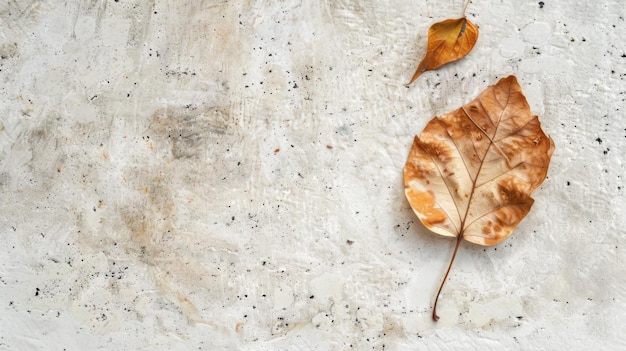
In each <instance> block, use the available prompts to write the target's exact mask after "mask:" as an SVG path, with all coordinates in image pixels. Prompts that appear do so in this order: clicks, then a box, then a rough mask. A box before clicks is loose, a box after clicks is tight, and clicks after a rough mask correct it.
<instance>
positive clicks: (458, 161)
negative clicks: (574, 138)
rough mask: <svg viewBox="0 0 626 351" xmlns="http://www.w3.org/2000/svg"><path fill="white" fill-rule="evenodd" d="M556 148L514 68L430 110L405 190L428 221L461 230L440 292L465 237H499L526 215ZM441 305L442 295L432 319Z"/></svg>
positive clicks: (490, 241) (486, 241) (439, 228)
mask: <svg viewBox="0 0 626 351" xmlns="http://www.w3.org/2000/svg"><path fill="white" fill-rule="evenodd" d="M553 151H554V143H553V142H552V139H551V138H550V137H548V136H546V134H544V132H543V131H542V130H541V125H540V123H539V119H538V117H537V116H534V115H532V114H531V112H530V108H529V106H528V103H527V102H526V98H525V97H524V95H523V94H522V90H521V87H520V86H519V84H518V83H517V79H516V78H515V76H509V77H507V78H503V79H501V80H500V81H499V82H498V83H497V84H496V85H494V86H490V87H488V88H487V89H486V90H485V91H483V92H482V93H481V94H480V95H479V96H478V97H477V98H476V99H474V100H473V101H472V102H470V103H469V104H467V105H465V106H463V107H461V108H459V109H457V110H455V111H452V112H450V113H448V114H445V115H443V116H441V117H435V118H433V119H432V120H431V121H430V122H429V123H428V124H427V125H426V127H425V128H424V131H423V132H422V134H421V135H420V136H419V137H417V136H416V137H415V140H414V142H413V146H412V148H411V151H410V152H409V156H408V159H407V162H406V166H405V168H404V184H405V193H406V197H407V199H408V200H409V203H410V204H411V207H412V208H413V210H414V212H415V213H416V214H417V216H418V217H419V219H420V221H421V222H422V223H423V224H424V225H425V226H426V227H427V228H428V229H430V230H431V231H433V232H435V233H437V234H440V235H444V236H451V237H456V238H457V243H456V248H455V250H454V254H453V256H452V259H451V260H450V265H449V267H448V271H447V272H446V275H445V276H444V279H443V281H442V283H441V287H440V288H439V292H438V293H437V297H438V296H439V294H440V293H441V289H442V288H443V283H444V282H445V280H446V278H447V276H448V273H449V272H450V267H452V262H453V261H454V257H455V256H456V252H457V250H458V248H459V244H460V243H461V240H462V239H464V240H466V241H469V242H472V243H475V244H478V245H485V246H488V245H494V244H496V243H498V242H500V241H501V240H503V239H504V238H506V237H507V236H509V235H510V234H511V232H512V231H513V229H515V227H516V226H517V225H518V224H519V222H520V221H521V220H522V219H523V218H524V217H525V216H526V214H527V213H528V211H529V210H530V207H531V206H532V204H533V201H534V200H533V199H532V198H531V197H530V195H531V193H532V192H533V191H534V190H535V189H536V188H537V187H538V186H539V185H540V184H541V183H542V182H543V180H544V179H545V177H546V173H547V171H548V165H549V163H550V157H551V156H552V152H553ZM436 309H437V299H435V305H434V308H433V319H434V320H437V319H438V317H437V314H436Z"/></svg>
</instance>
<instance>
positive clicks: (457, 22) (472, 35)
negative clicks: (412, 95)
mask: <svg viewBox="0 0 626 351" xmlns="http://www.w3.org/2000/svg"><path fill="white" fill-rule="evenodd" d="M477 40H478V27H476V25H475V24H474V23H472V22H471V21H470V20H468V19H467V18H465V17H461V18H455V19H446V20H443V21H441V22H437V23H435V24H433V25H432V26H430V28H429V29H428V44H427V49H426V54H425V55H424V58H423V59H422V61H421V62H420V64H419V65H418V67H417V70H416V71H415V73H414V74H413V77H411V81H410V82H409V83H408V84H411V83H413V82H414V81H415V80H416V79H417V78H419V76H420V75H421V74H422V73H424V72H426V71H430V70H434V69H438V68H439V67H441V66H443V65H445V64H447V63H450V62H454V61H457V60H460V59H462V58H463V57H465V56H466V55H467V54H468V53H469V52H470V51H471V50H472V48H473V47H474V44H476V41H477Z"/></svg>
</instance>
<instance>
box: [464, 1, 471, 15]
mask: <svg viewBox="0 0 626 351" xmlns="http://www.w3.org/2000/svg"><path fill="white" fill-rule="evenodd" d="M469 3H470V0H467V2H466V3H465V7H463V17H465V11H466V10H467V5H469Z"/></svg>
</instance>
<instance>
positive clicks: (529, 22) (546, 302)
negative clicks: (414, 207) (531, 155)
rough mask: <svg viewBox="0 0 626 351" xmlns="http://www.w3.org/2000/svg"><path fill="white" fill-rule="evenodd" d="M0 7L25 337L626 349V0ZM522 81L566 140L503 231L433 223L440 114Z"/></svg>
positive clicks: (11, 333) (10, 305) (7, 205)
mask: <svg viewBox="0 0 626 351" xmlns="http://www.w3.org/2000/svg"><path fill="white" fill-rule="evenodd" d="M462 7H463V1H404V0H389V1H350V0H335V1H331V0H327V1H297V0H284V1H260V0H257V1H255V0H249V1H216V0H207V1H200V0H198V1H179V0H160V1H154V0H143V1H139V0H72V1H69V0H59V1H34V0H22V1H13V0H4V1H0V81H1V83H0V189H1V191H0V199H1V203H0V235H1V237H0V239H1V240H0V252H1V255H0V349H7V350H63V349H67V350H87V349H108V350H155V349H175V350H198V349H202V350H218V349H224V350H366V349H367V350H372V349H373V350H383V349H384V350H426V349H428V350H460V349H480V350H505V349H506V350H530V349H534V350H539V349H542V350H562V349H564V348H565V347H567V348H570V349H590V348H593V349H595V350H607V349H626V341H625V339H624V334H623V328H624V324H625V323H626V301H625V298H626V290H625V286H626V285H625V282H624V280H625V279H624V278H625V277H626V264H625V262H624V260H625V257H626V251H625V250H626V231H625V229H624V228H626V219H625V218H626V195H625V193H626V189H625V187H626V184H625V179H624V177H625V176H626V171H625V161H624V160H625V156H624V155H625V154H626V117H625V116H624V113H625V111H626V103H625V102H624V101H625V99H626V44H625V42H624V39H623V38H624V37H626V22H625V19H624V17H625V16H626V8H625V7H624V4H623V2H622V1H621V0H605V1H583V0H575V1H565V0H559V1H557V0H545V1H542V2H539V1H534V0H533V1H526V0H524V1H480V0H476V1H473V2H472V4H470V5H469V8H468V12H467V15H468V17H469V18H470V19H471V20H472V21H474V22H475V23H476V24H477V25H478V26H479V27H480V37H479V40H478V43H477V44H476V46H475V48H474V50H473V51H472V52H471V53H470V55H469V56H467V57H466V58H465V59H464V60H462V61H459V62H458V63H455V64H452V65H448V66H445V67H444V68H442V69H441V70H439V71H437V72H426V73H424V74H423V75H422V76H421V77H420V78H419V80H418V81H417V82H416V83H415V84H414V85H412V86H410V87H406V86H405V85H404V83H406V82H407V81H408V79H409V78H410V77H411V75H412V74H413V71H414V69H415V67H416V66H417V64H418V62H419V59H420V58H421V56H422V55H423V54H424V49H425V47H426V33H427V29H428V27H429V26H430V25H431V24H432V23H433V22H435V21H439V20H442V19H445V18H449V17H457V16H459V14H460V12H461V9H462ZM510 74H515V75H516V76H517V77H518V80H519V82H520V84H521V86H522V88H523V90H524V93H525V94H526V96H527V98H528V101H529V103H530V106H531V109H532V110H533V112H534V113H536V114H538V115H539V117H540V120H541V121H542V125H543V128H544V130H545V131H546V133H547V134H549V135H551V137H552V138H553V139H554V142H555V144H556V151H555V153H554V156H553V158H552V164H551V167H550V170H549V173H548V179H547V180H546V181H545V183H544V185H542V186H541V187H540V188H539V189H537V191H536V192H535V193H534V198H535V200H536V202H535V205H534V207H533V209H532V210H531V212H530V214H529V216H528V217H527V218H526V219H524V220H523V221H522V223H521V224H520V226H519V227H518V228H517V230H516V231H515V232H514V233H513V235H512V236H511V237H510V238H508V239H507V240H505V241H504V242H503V243H501V244H499V245H497V246H495V247H488V248H483V247H478V246H474V245H471V244H469V243H464V244H463V245H462V246H461V249H460V252H459V255H458V257H457V261H456V263H455V266H454V268H453V271H452V273H451V275H450V278H449V281H448V283H447V285H446V287H445V289H444V293H443V295H442V297H441V299H440V302H439V313H440V316H441V320H440V321H439V322H437V323H434V322H432V320H431V319H430V313H431V305H432V302H433V299H434V294H435V291H436V288H437V285H438V283H439V281H440V279H441V276H442V275H443V273H444V270H445V267H446V265H447V261H448V259H449V258H450V255H451V252H452V249H453V246H454V242H453V239H450V238H444V237H438V236H435V235H433V234H431V233H430V232H428V231H427V230H426V229H425V228H424V227H423V226H422V225H421V224H420V223H419V221H418V220H417V218H416V217H415V215H414V214H413V212H412V211H411V209H410V207H409V206H408V203H407V201H406V199H405V197H404V189H403V184H402V168H403V166H404V162H405V159H406V156H407V153H408V150H409V147H410V145H411V143H412V140H413V136H414V135H415V134H419V132H420V131H421V130H422V128H423V127H424V125H425V124H426V122H427V121H428V120H429V119H430V118H432V117H433V116H435V115H441V114H443V113H446V112H448V111H451V110H453V109H455V108H457V107H458V106H460V105H461V104H463V103H466V102H468V101H470V100H471V99H473V98H474V97H475V96H476V95H477V94H478V93H479V92H480V91H482V90H483V89H484V88H486V87H487V86H488V85H490V84H494V83H495V82H496V81H497V80H498V79H499V78H501V77H503V76H507V75H510Z"/></svg>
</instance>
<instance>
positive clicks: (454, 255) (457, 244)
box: [433, 234, 463, 322]
mask: <svg viewBox="0 0 626 351" xmlns="http://www.w3.org/2000/svg"><path fill="white" fill-rule="evenodd" d="M461 240H463V234H460V235H459V236H458V237H457V239H456V246H455V247H454V253H453V254H452V258H451V259H450V264H449V265H448V270H447V271H446V275H444V276H443V280H442V281H441V285H440V286H439V291H437V296H436V297H435V305H434V306H433V320H434V321H435V322H436V321H438V320H439V316H438V315H437V301H439V295H441V290H442V289H443V285H444V284H445V283H446V280H447V279H448V274H449V273H450V268H452V263H453V262H454V258H455V257H456V253H457V252H458V251H459V245H461Z"/></svg>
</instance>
